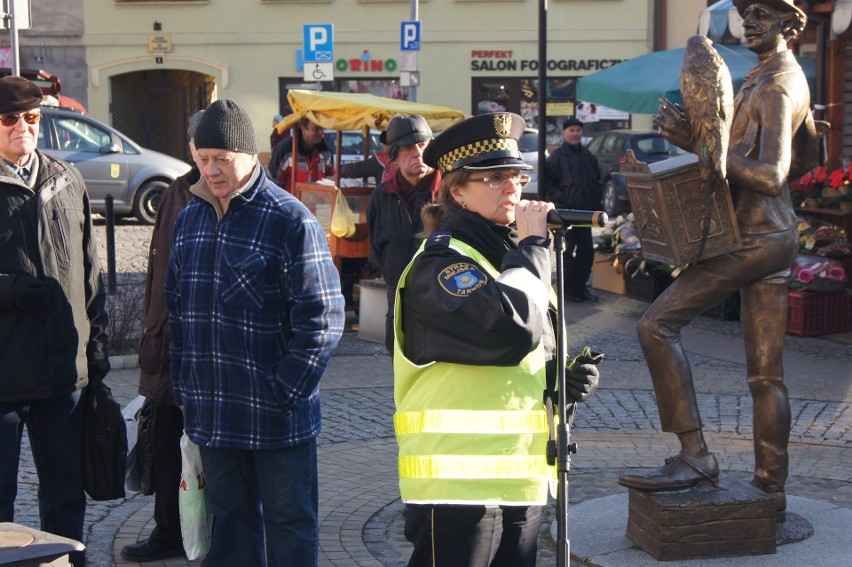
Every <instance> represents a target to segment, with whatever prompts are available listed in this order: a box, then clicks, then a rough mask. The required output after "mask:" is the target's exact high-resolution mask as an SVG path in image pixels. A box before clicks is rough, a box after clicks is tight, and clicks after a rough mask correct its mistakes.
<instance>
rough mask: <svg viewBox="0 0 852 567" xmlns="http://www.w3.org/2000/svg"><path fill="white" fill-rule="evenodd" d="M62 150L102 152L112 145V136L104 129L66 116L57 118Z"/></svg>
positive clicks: (56, 122) (56, 124)
mask: <svg viewBox="0 0 852 567" xmlns="http://www.w3.org/2000/svg"><path fill="white" fill-rule="evenodd" d="M53 124H54V127H55V128H56V135H57V138H58V139H59V147H58V148H57V149H60V150H69V151H77V152H100V151H101V150H102V149H104V150H106V149H108V148H109V147H110V145H111V143H112V135H111V134H110V133H109V132H108V131H106V130H103V129H102V128H99V127H97V126H95V125H94V124H91V123H90V122H86V121H85V120H78V119H77V118H71V117H66V116H56V117H54V120H53Z"/></svg>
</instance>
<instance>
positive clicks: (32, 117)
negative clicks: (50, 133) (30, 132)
mask: <svg viewBox="0 0 852 567" xmlns="http://www.w3.org/2000/svg"><path fill="white" fill-rule="evenodd" d="M21 118H23V119H24V122H26V123H27V124H38V122H39V120H41V113H40V112H25V113H23V114H4V115H3V116H0V124H2V125H3V126H7V127H8V126H14V125H16V124H17V123H18V120H20V119H21Z"/></svg>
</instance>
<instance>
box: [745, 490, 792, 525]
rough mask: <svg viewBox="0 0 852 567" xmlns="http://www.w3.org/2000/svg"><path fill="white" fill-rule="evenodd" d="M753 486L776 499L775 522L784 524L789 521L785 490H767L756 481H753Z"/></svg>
mask: <svg viewBox="0 0 852 567" xmlns="http://www.w3.org/2000/svg"><path fill="white" fill-rule="evenodd" d="M751 484H752V485H754V486H755V487H757V488H758V489H760V490H762V491H763V492H765V493H766V494H768V495H770V496H773V497H774V498H775V521H776V522H778V523H779V524H783V523H784V522H786V521H787V495H786V494H785V493H784V490H783V489H782V490H766V489H765V488H762V487H761V486H760V483H759V482H757V481H756V480H753V481H751Z"/></svg>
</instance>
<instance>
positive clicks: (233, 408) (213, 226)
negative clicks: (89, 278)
mask: <svg viewBox="0 0 852 567" xmlns="http://www.w3.org/2000/svg"><path fill="white" fill-rule="evenodd" d="M201 183H203V180H202V182H201ZM165 292H166V304H167V307H168V309H169V313H170V329H171V343H170V354H171V379H172V382H173V385H174V395H175V401H176V402H177V403H178V405H183V406H184V429H185V430H186V433H187V435H189V437H190V439H192V440H193V441H194V442H195V443H197V444H199V445H207V446H210V447H215V448H226V449H242V450H259V449H276V448H282V447H287V446H291V445H295V444H298V443H302V442H305V441H307V440H309V439H311V438H313V437H315V436H316V435H317V434H319V432H320V399H319V380H320V377H321V376H322V373H323V371H324V370H325V367H326V364H327V363H328V359H329V358H330V357H331V352H332V350H333V349H334V347H335V346H336V345H337V342H338V341H339V340H340V334H341V332H342V330H343V321H344V312H343V307H344V300H343V296H342V295H341V293H340V276H339V275H338V272H337V270H336V269H335V267H334V264H333V263H332V260H331V255H330V253H329V250H328V243H327V240H326V235H325V232H324V231H323V228H322V226H320V224H319V223H318V222H317V220H316V218H314V216H313V215H312V214H311V213H310V211H308V210H307V208H305V206H304V205H302V203H300V202H299V201H298V200H297V199H296V198H295V197H293V196H292V195H290V194H289V193H287V192H285V191H284V190H283V189H281V188H279V187H278V186H277V185H275V184H274V183H273V182H272V181H270V180H269V179H267V178H266V176H265V175H263V174H261V175H260V176H259V178H258V179H257V181H256V182H255V183H254V185H253V186H252V187H251V188H249V189H248V190H247V191H245V192H244V193H242V194H240V195H238V196H236V197H234V198H232V199H231V201H230V204H229V206H228V210H227V212H226V213H225V214H224V215H223V216H222V218H221V220H220V219H219V218H218V214H217V210H216V209H215V208H214V206H213V205H212V204H211V203H209V202H207V201H205V200H204V199H202V198H201V197H199V196H196V197H195V198H193V199H192V200H191V201H190V203H189V204H188V205H187V207H186V208H185V209H184V210H183V211H182V212H181V214H180V216H179V217H178V220H177V223H176V224H175V238H174V245H173V247H172V252H171V257H170V259H169V271H168V275H167V277H166V287H165Z"/></svg>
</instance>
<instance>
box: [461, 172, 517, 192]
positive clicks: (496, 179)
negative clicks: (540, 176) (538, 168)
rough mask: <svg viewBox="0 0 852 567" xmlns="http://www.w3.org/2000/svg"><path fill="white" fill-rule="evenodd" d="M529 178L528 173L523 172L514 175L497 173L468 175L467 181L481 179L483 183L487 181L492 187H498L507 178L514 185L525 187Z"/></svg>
mask: <svg viewBox="0 0 852 567" xmlns="http://www.w3.org/2000/svg"><path fill="white" fill-rule="evenodd" d="M531 179H532V178H531V177H530V176H529V175H526V174H524V173H517V174H515V175H506V174H503V173H497V174H495V175H491V176H489V177H470V178H468V181H482V182H483V183H488V185H489V186H490V187H491V188H492V189H500V188H501V187H503V186H504V185H506V182H507V181H509V180H511V181H512V183H514V184H515V185H520V186H521V187H526V186H527V183H529V182H530V180H531Z"/></svg>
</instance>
